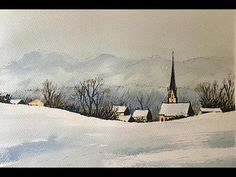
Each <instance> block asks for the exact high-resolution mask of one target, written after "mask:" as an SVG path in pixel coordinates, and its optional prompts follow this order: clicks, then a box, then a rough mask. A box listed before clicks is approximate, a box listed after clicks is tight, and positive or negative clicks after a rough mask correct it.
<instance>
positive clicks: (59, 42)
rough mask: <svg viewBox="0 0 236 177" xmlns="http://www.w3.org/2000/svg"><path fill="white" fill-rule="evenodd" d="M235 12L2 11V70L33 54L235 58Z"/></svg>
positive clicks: (0, 58)
mask: <svg viewBox="0 0 236 177" xmlns="http://www.w3.org/2000/svg"><path fill="white" fill-rule="evenodd" d="M234 22H235V20H234V11H233V10H64V11H63V10H47V11H46V10H37V11H35V10H0V65H3V64H6V63H7V62H10V61H12V60H15V59H19V58H20V57H22V55H23V54H24V53H27V52H31V51H35V50H36V51H52V52H60V53H66V54H69V55H71V56H74V57H77V58H81V59H83V58H90V57H95V56H97V55H99V54H101V53H109V54H114V55H116V56H120V57H127V58H146V57H150V56H152V55H160V56H162V57H165V58H170V55H171V50H175V55H176V59H177V60H185V59H188V58H193V57H200V56H204V57H205V56H224V57H233V56H234Z"/></svg>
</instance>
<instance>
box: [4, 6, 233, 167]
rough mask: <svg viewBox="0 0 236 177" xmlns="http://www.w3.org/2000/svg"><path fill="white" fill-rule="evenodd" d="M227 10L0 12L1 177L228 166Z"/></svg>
mask: <svg viewBox="0 0 236 177" xmlns="http://www.w3.org/2000/svg"><path fill="white" fill-rule="evenodd" d="M235 28H236V25H235V11H234V10H1V11H0V166H1V167H235V166H236V112H235V100H236V99H235V62H236V61H235V60H236V59H235V52H236V48H235Z"/></svg>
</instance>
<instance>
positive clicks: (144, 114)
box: [133, 110, 149, 117]
mask: <svg viewBox="0 0 236 177" xmlns="http://www.w3.org/2000/svg"><path fill="white" fill-rule="evenodd" d="M148 112H149V110H135V111H134V113H133V117H147V115H148Z"/></svg>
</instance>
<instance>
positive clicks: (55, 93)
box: [43, 80, 65, 108]
mask: <svg viewBox="0 0 236 177" xmlns="http://www.w3.org/2000/svg"><path fill="white" fill-rule="evenodd" d="M43 97H44V99H45V105H46V106H49V107H53V108H63V105H64V103H65V100H64V97H63V94H62V91H61V90H60V89H59V88H58V87H57V85H55V84H53V82H52V81H49V80H46V81H45V82H44V83H43Z"/></svg>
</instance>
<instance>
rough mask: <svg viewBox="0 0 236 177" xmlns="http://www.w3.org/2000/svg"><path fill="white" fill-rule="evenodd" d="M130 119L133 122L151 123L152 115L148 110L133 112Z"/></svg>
mask: <svg viewBox="0 0 236 177" xmlns="http://www.w3.org/2000/svg"><path fill="white" fill-rule="evenodd" d="M132 117H133V119H134V121H135V122H151V121H152V113H151V111H150V110H135V111H134V113H133V115H132Z"/></svg>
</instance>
